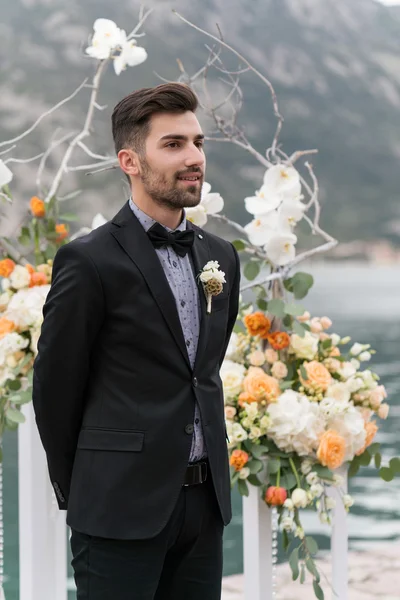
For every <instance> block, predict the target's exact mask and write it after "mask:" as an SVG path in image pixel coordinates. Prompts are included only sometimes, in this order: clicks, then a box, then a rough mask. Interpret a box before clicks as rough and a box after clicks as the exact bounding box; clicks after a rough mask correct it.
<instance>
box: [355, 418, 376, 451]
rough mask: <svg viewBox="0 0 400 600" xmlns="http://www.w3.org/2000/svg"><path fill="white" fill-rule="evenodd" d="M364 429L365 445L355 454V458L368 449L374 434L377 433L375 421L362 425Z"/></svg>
mask: <svg viewBox="0 0 400 600" xmlns="http://www.w3.org/2000/svg"><path fill="white" fill-rule="evenodd" d="M364 427H365V433H366V437H365V444H364V446H363V447H362V448H361V450H359V451H358V452H356V454H357V456H359V455H360V454H363V453H364V451H365V450H366V449H367V448H368V446H370V445H371V444H372V442H373V440H374V438H375V436H376V432H377V431H378V425H377V424H376V421H369V422H368V423H365V424H364Z"/></svg>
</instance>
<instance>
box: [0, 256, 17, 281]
mask: <svg viewBox="0 0 400 600" xmlns="http://www.w3.org/2000/svg"><path fill="white" fill-rule="evenodd" d="M14 268H15V262H14V261H13V260H11V258H4V259H3V260H0V277H9V276H10V275H11V273H12V272H13V271H14Z"/></svg>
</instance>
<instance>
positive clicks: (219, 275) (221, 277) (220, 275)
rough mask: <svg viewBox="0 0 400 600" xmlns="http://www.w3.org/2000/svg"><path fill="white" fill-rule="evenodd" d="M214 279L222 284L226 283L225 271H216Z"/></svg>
mask: <svg viewBox="0 0 400 600" xmlns="http://www.w3.org/2000/svg"><path fill="white" fill-rule="evenodd" d="M213 279H216V280H217V281H219V282H220V283H226V279H225V273H224V271H214V273H213Z"/></svg>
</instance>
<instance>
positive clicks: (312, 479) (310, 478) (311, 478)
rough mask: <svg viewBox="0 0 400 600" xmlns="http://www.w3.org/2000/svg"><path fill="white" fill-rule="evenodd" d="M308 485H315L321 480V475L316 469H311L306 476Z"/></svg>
mask: <svg viewBox="0 0 400 600" xmlns="http://www.w3.org/2000/svg"><path fill="white" fill-rule="evenodd" d="M306 481H307V483H308V485H314V484H316V483H318V482H319V477H318V475H317V473H316V472H315V471H311V473H309V474H308V475H307V477H306Z"/></svg>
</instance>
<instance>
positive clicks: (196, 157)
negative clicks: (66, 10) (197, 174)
mask: <svg viewBox="0 0 400 600" xmlns="http://www.w3.org/2000/svg"><path fill="white" fill-rule="evenodd" d="M204 163H205V156H204V152H203V151H202V150H200V149H199V148H197V147H196V146H193V148H190V150H188V153H187V156H186V158H185V166H186V167H194V166H198V167H201V166H203V165H204Z"/></svg>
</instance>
